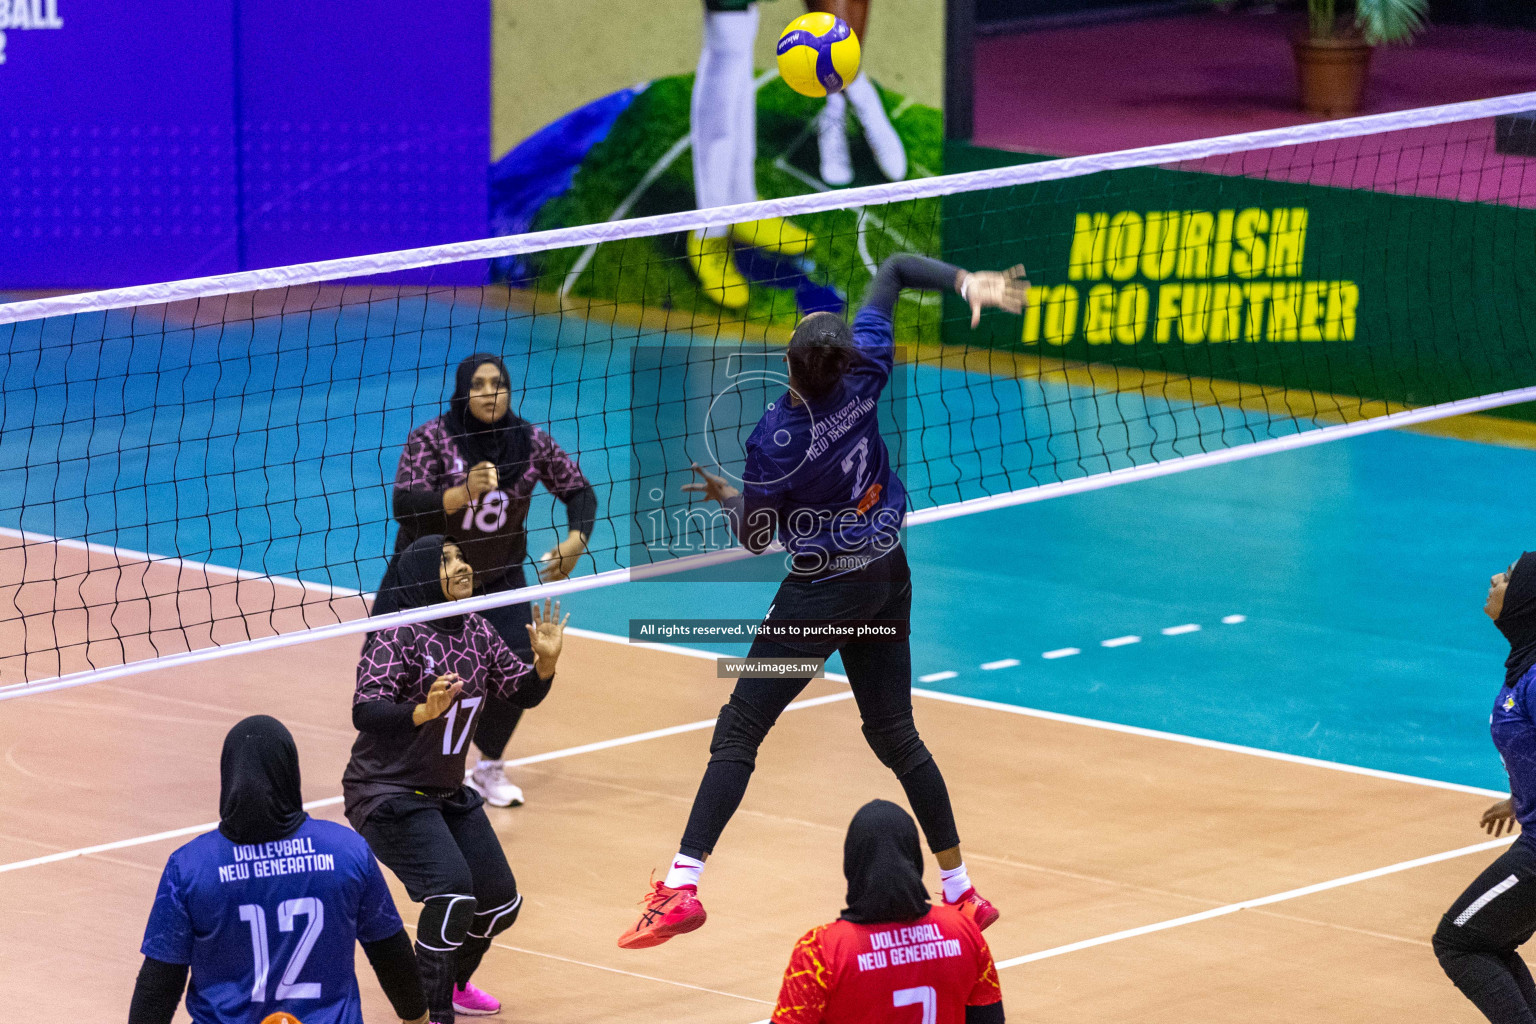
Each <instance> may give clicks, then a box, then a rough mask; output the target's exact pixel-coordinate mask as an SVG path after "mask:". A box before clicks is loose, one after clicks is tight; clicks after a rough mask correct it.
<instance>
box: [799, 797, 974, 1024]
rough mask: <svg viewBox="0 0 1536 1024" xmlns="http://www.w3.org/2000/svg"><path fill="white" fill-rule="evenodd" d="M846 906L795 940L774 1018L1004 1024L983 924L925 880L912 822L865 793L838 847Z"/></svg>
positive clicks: (855, 1023) (811, 1023)
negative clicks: (934, 899) (937, 896)
mask: <svg viewBox="0 0 1536 1024" xmlns="http://www.w3.org/2000/svg"><path fill="white" fill-rule="evenodd" d="M843 874H844V875H846V876H847V878H848V907H847V909H845V910H844V911H843V913H842V916H841V917H840V918H839V919H838V920H836V921H834V922H832V923H831V924H824V925H821V926H819V927H816V928H812V929H811V930H810V931H809V932H807V933H806V934H805V935H804V936H803V937H802V938H801V939H800V941H799V942H797V943H795V950H794V953H793V954H791V956H790V960H789V967H788V969H786V970H785V972H784V984H783V987H782V988H781V989H780V991H779V1000H778V1004H777V1005H776V1006H775V1007H774V1010H773V1019H772V1024H1003V993H1002V990H1001V989H1000V988H999V987H998V984H997V966H996V965H995V964H994V963H993V962H992V952H991V950H989V949H988V948H987V940H986V939H984V938H982V937H981V929H979V928H977V927H976V924H975V922H973V921H972V920H970V918H968V917H967V916H966V915H964V914H962V913H961V912H960V911H959V910H957V909H955V908H954V907H952V906H937V907H935V906H932V905H930V904H929V902H928V894H927V893H926V892H925V891H924V886H923V854H922V850H921V848H920V847H919V846H918V842H917V827H916V826H915V825H913V823H912V819H911V817H909V816H908V815H907V813H906V812H905V811H903V810H902V809H901V808H900V807H897V806H896V805H895V804H893V803H889V802H888V801H885V800H872V801H870V802H869V803H867V804H865V805H864V806H863V807H862V808H860V810H859V813H858V814H855V815H854V816H853V822H852V823H851V824H850V825H849V826H848V838H847V840H846V841H845V842H844V844H843Z"/></svg>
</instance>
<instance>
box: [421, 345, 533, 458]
mask: <svg viewBox="0 0 1536 1024" xmlns="http://www.w3.org/2000/svg"><path fill="white" fill-rule="evenodd" d="M486 363H490V364H491V365H492V366H494V367H496V369H498V370H500V371H501V383H502V386H503V387H505V388H507V390H508V391H509V392H510V391H511V388H512V378H511V376H510V375H509V374H508V373H507V364H506V363H503V362H502V361H501V358H500V357H499V356H493V355H491V354H490V353H488V352H476V353H475V354H474V355H472V356H470V357H469V358H468V359H466V360H464V361H463V362H462V363H460V364H459V369H458V372H457V373H456V374H455V375H454V379H453V397H452V398H450V399H449V400H448V411H447V412H446V413H444V414H443V421H444V422H445V423H446V424H447V425H448V433H450V434H452V435H453V439H454V441H455V442H456V443H457V444H458V446H459V451H461V452H463V453H464V460H465V461H466V462H467V463H468V464H469V465H471V466H473V465H476V464H477V463H481V462H489V463H492V464H494V465H495V466H496V473H497V475H498V476H499V477H500V478H501V479H502V480H504V481H506V483H507V485H508V486H510V484H511V481H513V480H515V479H516V478H517V477H519V476H521V475H522V474H523V472H524V471H525V470H526V469H527V468H528V463H529V461H530V460H531V459H532V458H533V436H532V432H531V431H530V430H529V429H528V424H527V422H526V421H524V420H522V419H519V418H518V417H517V415H516V414H514V413H513V412H512V409H511V402H510V400H509V401H508V407H507V414H506V415H505V416H503V417H502V418H501V419H499V420H497V421H496V422H494V423H482V422H481V421H480V420H479V419H478V418H477V417H476V416H475V414H474V413H472V412H470V411H469V385H470V383H471V382H472V381H473V380H474V379H475V371H476V370H478V369H479V368H480V367H482V366H484V365H485V364H486ZM509 399H510V396H509Z"/></svg>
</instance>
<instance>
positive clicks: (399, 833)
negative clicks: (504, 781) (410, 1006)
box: [362, 787, 522, 1021]
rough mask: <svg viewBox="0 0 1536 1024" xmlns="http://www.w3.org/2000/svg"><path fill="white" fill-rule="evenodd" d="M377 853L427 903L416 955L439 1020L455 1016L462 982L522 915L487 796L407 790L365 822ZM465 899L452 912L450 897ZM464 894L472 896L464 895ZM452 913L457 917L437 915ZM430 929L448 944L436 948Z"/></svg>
mask: <svg viewBox="0 0 1536 1024" xmlns="http://www.w3.org/2000/svg"><path fill="white" fill-rule="evenodd" d="M362 836H363V838H364V839H366V840H368V845H369V846H370V847H372V849H373V853H374V856H376V857H378V858H379V860H380V862H382V863H383V864H384V865H385V866H386V867H388V868H389V869H390V870H391V871H393V872H394V873H395V875H396V876H397V877H399V879H400V882H401V884H403V885H404V886H405V891H406V892H408V893H410V896H411V899H413V900H415V901H416V902H417V903H423V904H425V905H426V906H425V909H423V911H422V915H421V920H420V922H419V924H418V928H419V931H418V933H417V944H416V956H417V961H418V964H419V966H420V969H421V973H422V982H423V987H424V988H425V989H426V991H427V1002H428V1006H429V1008H430V1009H431V1011H432V1020H433V1021H452V1020H453V1015H452V1014H453V1007H452V1002H451V996H452V990H453V986H454V985H458V986H459V987H463V986H464V985H465V984H467V983H468V982H469V979H470V977H471V976H472V975H473V974H474V973H475V969H476V968H478V967H479V966H480V960H481V958H482V957H484V956H485V952H486V950H488V949H490V947H491V940H492V939H493V938H494V937H495V936H496V935H498V934H500V933H501V932H503V931H505V930H506V929H507V928H509V927H511V926H512V923H513V922H514V921H516V920H517V912H518V910H519V909H521V906H522V897H521V895H520V894H519V893H518V891H517V879H516V878H514V877H513V875H512V868H511V866H510V865H508V864H507V855H506V853H504V852H503V851H502V848H501V840H499V839H498V838H497V837H496V832H495V830H494V829H493V828H491V822H490V819H489V818H487V817H486V816H485V807H484V801H482V800H481V798H480V797H479V795H478V794H476V793H475V792H474V791H473V790H470V789H468V788H467V787H464V788H460V789H459V790H458V791H457V792H456V793H454V794H453V795H452V796H449V797H446V798H436V797H430V796H423V795H421V794H417V793H409V794H403V795H401V796H397V797H394V798H393V799H391V800H388V801H386V802H385V803H383V804H381V805H380V806H379V807H378V808H377V809H375V810H374V812H373V813H372V814H370V815H369V816H368V820H366V821H365V822H363V827H362ZM454 897H457V898H458V899H457V902H453V903H451V904H450V905H451V907H452V910H451V911H446V912H445V911H443V910H442V907H443V905H444V904H443V901H444V899H445V898H454ZM464 897H470V898H469V899H464ZM445 913H446V914H447V916H448V917H449V918H451V923H450V922H444V921H440V920H437V918H433V920H434V924H435V927H433V928H428V926H427V922H428V920H429V918H432V915H433V914H436V915H437V917H438V918H441V917H443V916H444V914H445ZM428 931H433V932H437V933H438V934H440V935H442V936H444V937H445V938H446V939H447V941H446V942H445V943H442V944H437V945H447V946H452V947H453V948H452V949H443V948H432V946H433V945H434V944H433V943H427V944H426V945H424V942H426V940H427V935H426V934H425V933H426V932H428Z"/></svg>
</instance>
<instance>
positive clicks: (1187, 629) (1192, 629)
mask: <svg viewBox="0 0 1536 1024" xmlns="http://www.w3.org/2000/svg"><path fill="white" fill-rule="evenodd" d="M1198 632H1200V624H1199V623H1198V622H1186V623H1184V625H1182V626H1169V627H1168V628H1167V629H1165V630H1163V636H1181V635H1183V634H1185V633H1198Z"/></svg>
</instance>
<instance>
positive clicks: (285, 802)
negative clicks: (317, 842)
mask: <svg viewBox="0 0 1536 1024" xmlns="http://www.w3.org/2000/svg"><path fill="white" fill-rule="evenodd" d="M303 804H304V797H303V796H302V794H301V793H300V791H299V750H298V748H297V747H295V746H294V745H293V736H292V734H290V733H289V732H288V729H287V728H286V727H285V726H284V725H283V723H282V722H279V721H278V720H277V719H275V718H271V717H269V716H267V715H252V716H251V717H250V718H246V719H243V720H241V721H240V722H238V723H236V725H235V727H234V728H233V729H231V730H229V735H227V736H225V737H224V752H223V754H221V755H220V756H219V831H220V832H222V833H223V834H224V837H225V838H226V839H228V840H229V841H230V842H233V843H270V842H272V841H273V840H277V839H282V838H283V837H284V836H288V835H292V834H293V832H294V830H295V829H297V828H298V827H299V826H300V825H302V824H304V819H305V818H307V817H308V815H307V814H305V813H304V807H303Z"/></svg>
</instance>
